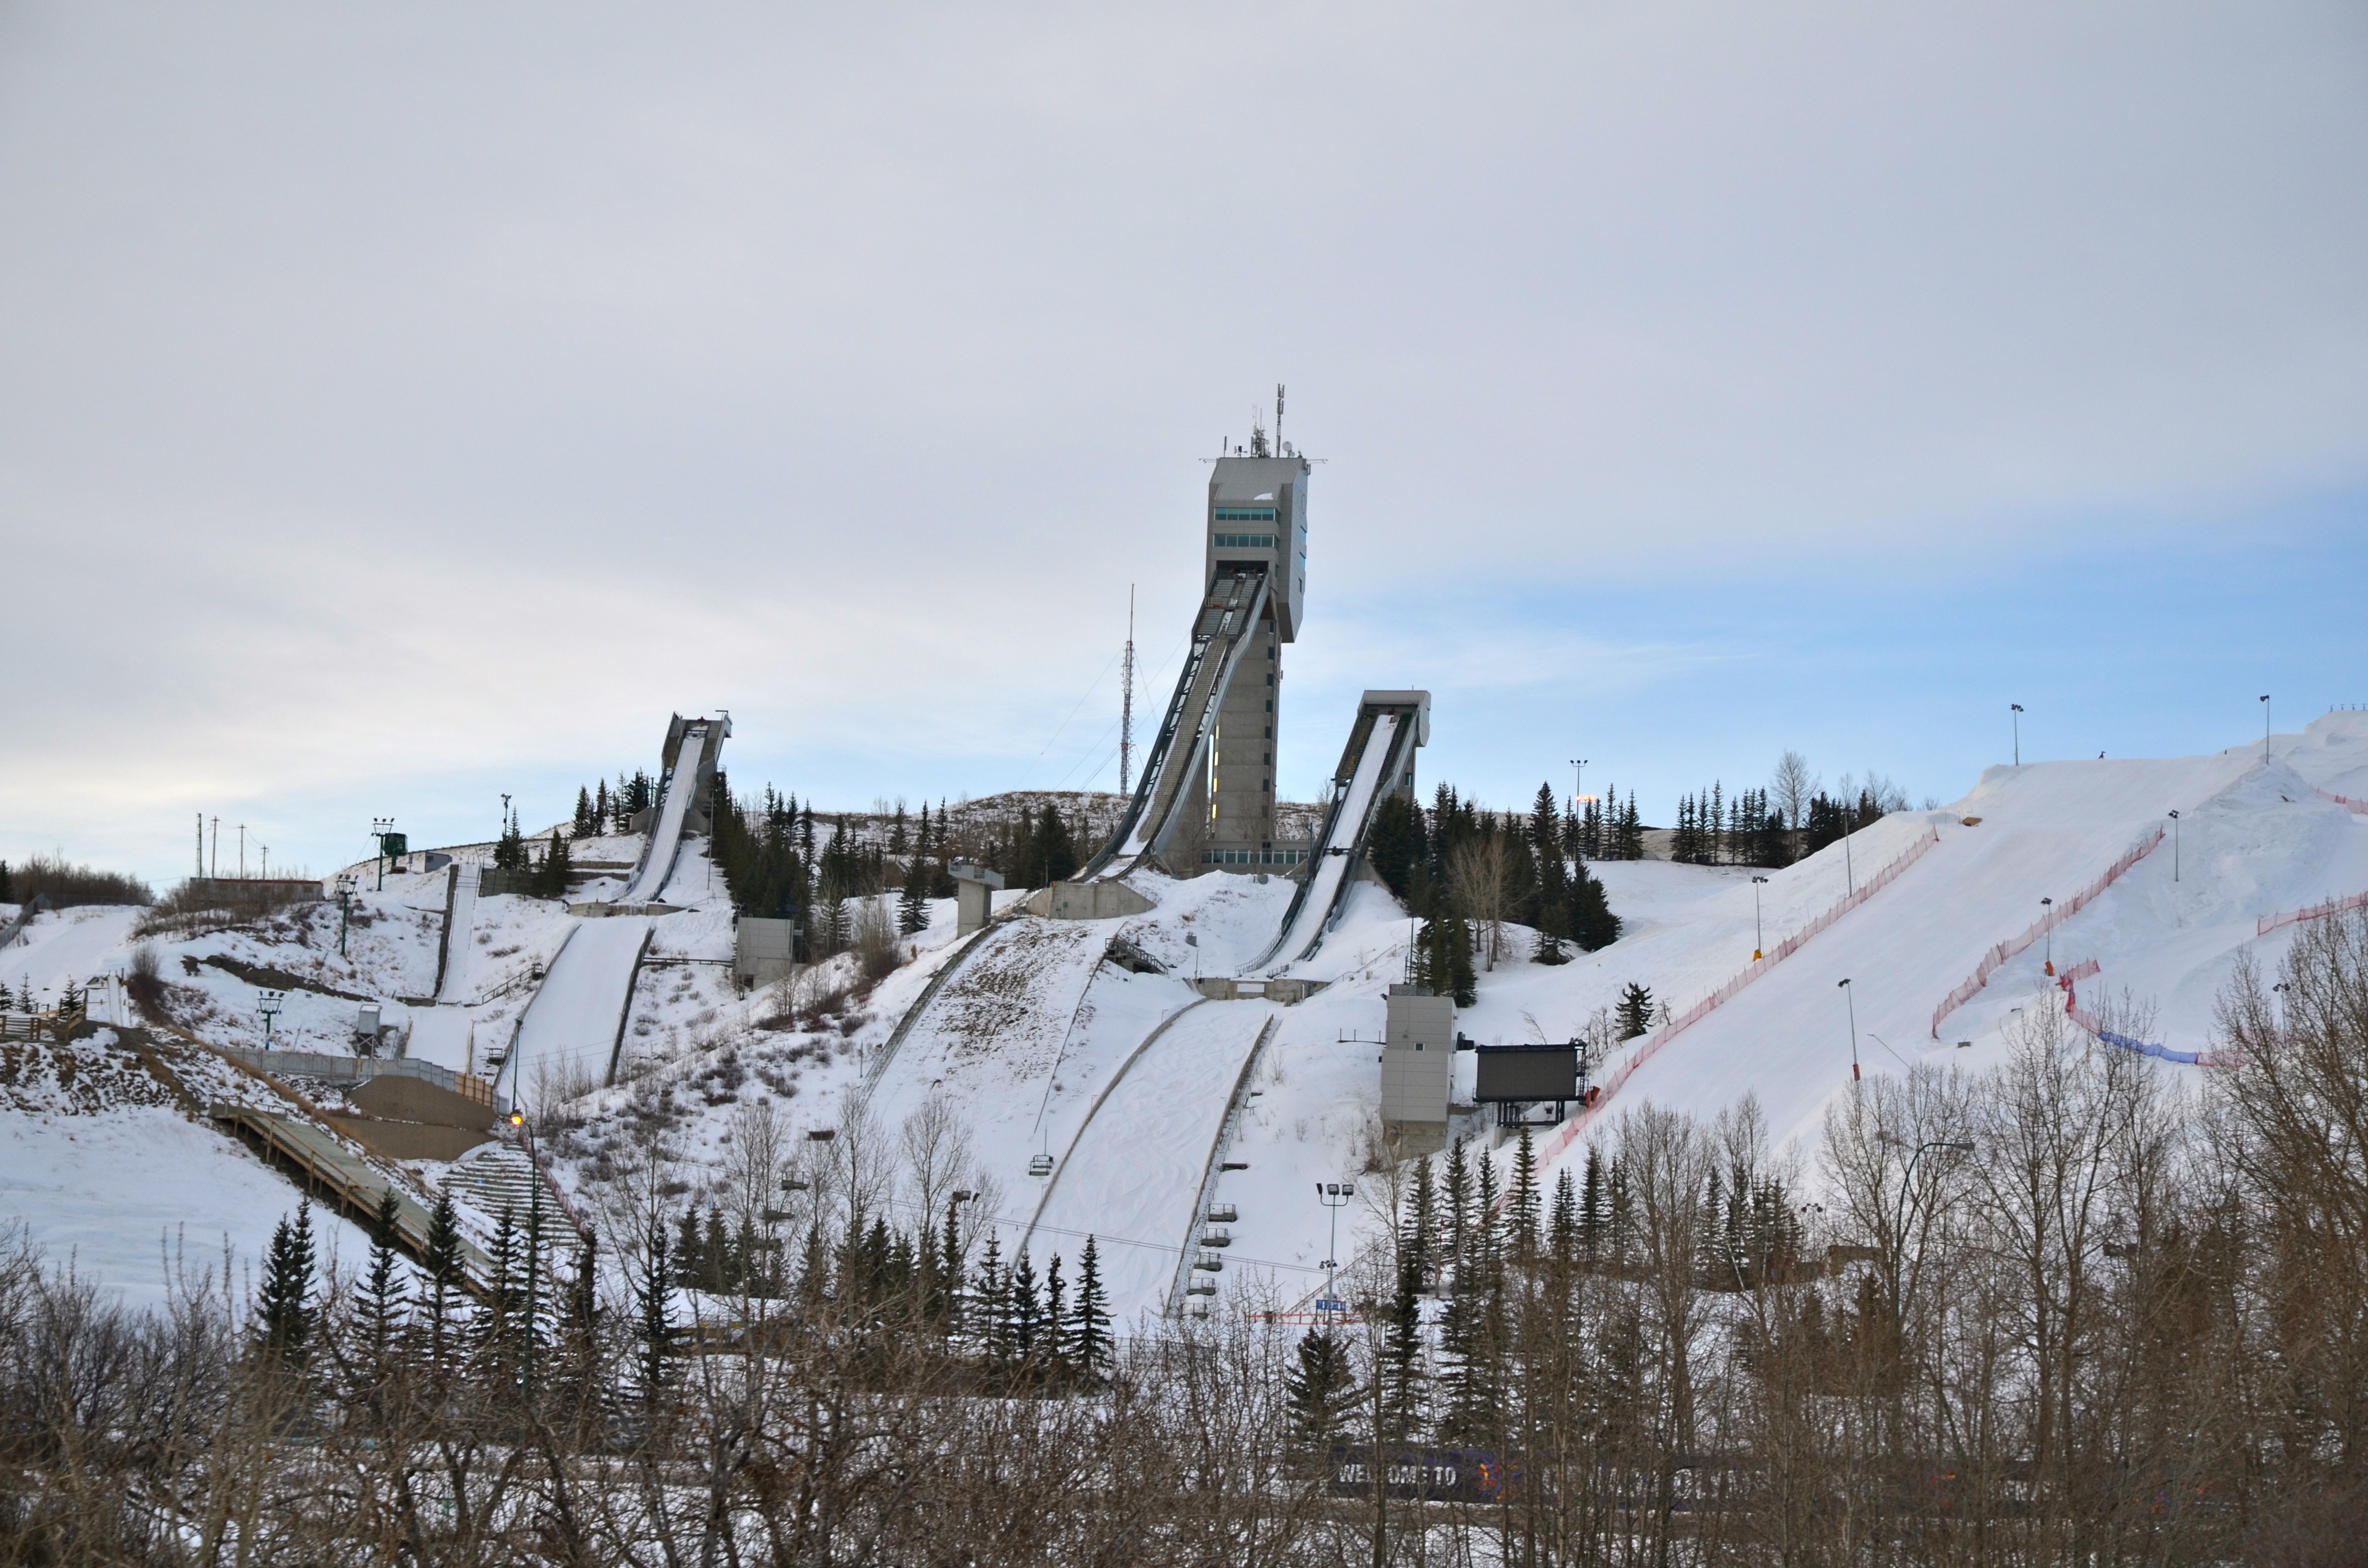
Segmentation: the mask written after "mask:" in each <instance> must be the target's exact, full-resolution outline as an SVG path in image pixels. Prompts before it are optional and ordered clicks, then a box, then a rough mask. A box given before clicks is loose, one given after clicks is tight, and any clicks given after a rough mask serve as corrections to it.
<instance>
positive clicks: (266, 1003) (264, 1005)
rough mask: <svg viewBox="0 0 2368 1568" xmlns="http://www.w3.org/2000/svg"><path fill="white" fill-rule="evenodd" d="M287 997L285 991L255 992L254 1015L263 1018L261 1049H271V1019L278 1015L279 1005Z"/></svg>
mask: <svg viewBox="0 0 2368 1568" xmlns="http://www.w3.org/2000/svg"><path fill="white" fill-rule="evenodd" d="M287 999H288V993H286V992H285V991H258V992H256V994H255V1012H256V1017H259V1018H261V1019H262V1020H263V1049H264V1050H266V1051H269V1050H270V1049H271V1020H272V1019H274V1018H276V1017H279V1005H280V1004H281V1003H282V1002H284V1001H286V1000H287Z"/></svg>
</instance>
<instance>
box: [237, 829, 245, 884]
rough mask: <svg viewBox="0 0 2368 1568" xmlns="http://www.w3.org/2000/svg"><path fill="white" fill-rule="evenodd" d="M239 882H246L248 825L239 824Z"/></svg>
mask: <svg viewBox="0 0 2368 1568" xmlns="http://www.w3.org/2000/svg"><path fill="white" fill-rule="evenodd" d="M238 880H239V881H246V824H245V823H240V824H238Z"/></svg>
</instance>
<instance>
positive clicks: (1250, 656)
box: [1201, 387, 1311, 867]
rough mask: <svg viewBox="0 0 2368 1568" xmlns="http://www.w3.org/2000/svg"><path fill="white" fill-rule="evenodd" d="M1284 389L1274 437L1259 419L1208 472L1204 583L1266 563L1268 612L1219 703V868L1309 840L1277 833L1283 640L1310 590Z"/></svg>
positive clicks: (1213, 857) (1301, 462)
mask: <svg viewBox="0 0 2368 1568" xmlns="http://www.w3.org/2000/svg"><path fill="white" fill-rule="evenodd" d="M1281 430H1282V389H1281V387H1277V388H1276V389H1275V437H1274V439H1273V440H1272V442H1269V439H1268V437H1267V433H1266V431H1265V430H1263V429H1261V428H1258V426H1256V425H1255V424H1254V425H1253V426H1252V428H1251V432H1250V440H1249V446H1248V448H1247V449H1243V448H1241V447H1235V449H1233V451H1232V452H1231V453H1229V454H1227V455H1226V456H1224V457H1221V458H1219V459H1218V460H1217V464H1216V469H1215V472H1212V473H1211V474H1210V476H1209V517H1208V528H1207V531H1206V533H1205V535H1204V536H1203V537H1204V538H1205V539H1206V540H1207V545H1208V549H1207V554H1206V557H1205V560H1204V563H1203V568H1202V571H1201V581H1202V582H1203V583H1210V584H1213V583H1215V582H1216V581H1217V580H1218V579H1219V577H1221V576H1223V575H1225V574H1229V573H1236V572H1242V571H1245V570H1249V571H1263V572H1264V573H1265V574H1266V575H1267V580H1268V589H1267V597H1266V608H1265V609H1264V611H1263V612H1261V614H1260V616H1259V619H1258V626H1257V628H1256V630H1255V632H1254V635H1253V638H1252V641H1251V643H1250V646H1249V648H1248V649H1247V656H1246V657H1245V659H1244V662H1243V664H1242V666H1241V671H1240V674H1239V675H1237V676H1235V679H1234V681H1233V683H1232V685H1231V686H1230V687H1227V688H1226V691H1225V699H1224V706H1223V707H1221V708H1220V709H1219V710H1218V713H1217V727H1216V733H1215V735H1214V737H1213V740H1212V744H1211V747H1210V756H1209V778H1208V787H1209V791H1210V795H1209V802H1210V803H1209V828H1208V837H1207V840H1206V847H1205V849H1204V850H1203V852H1202V855H1201V860H1202V863H1203V864H1204V865H1208V866H1212V867H1290V866H1294V865H1297V864H1299V863H1300V862H1301V861H1302V860H1304V858H1305V857H1306V853H1307V846H1305V845H1304V843H1298V842H1293V843H1291V844H1289V845H1285V844H1281V843H1280V842H1279V841H1278V840H1277V838H1276V836H1275V815H1274V799H1275V797H1274V759H1275V756H1276V741H1277V737H1278V736H1279V735H1280V734H1281V726H1282V658H1281V653H1282V644H1283V643H1285V642H1292V640H1294V639H1295V638H1296V637H1297V636H1298V635H1299V622H1300V617H1301V614H1302V607H1303V606H1304V604H1305V603H1306V597H1307V480H1308V475H1309V472H1311V471H1310V468H1309V464H1308V461H1307V460H1306V459H1305V458H1304V457H1302V456H1300V455H1299V454H1298V453H1297V452H1295V451H1293V450H1292V449H1291V448H1290V447H1289V446H1288V445H1285V444H1284V443H1283V442H1282V440H1281Z"/></svg>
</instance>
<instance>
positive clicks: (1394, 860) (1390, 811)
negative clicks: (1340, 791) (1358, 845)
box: [1365, 794, 1429, 899]
mask: <svg viewBox="0 0 2368 1568" xmlns="http://www.w3.org/2000/svg"><path fill="white" fill-rule="evenodd" d="M1423 837H1424V835H1423V829H1422V812H1421V811H1420V810H1419V809H1418V808H1417V807H1415V806H1413V805H1410V804H1409V803H1407V801H1406V799H1405V798H1404V797H1403V796H1399V795H1395V794H1392V795H1385V796H1383V798H1382V802H1381V804H1380V805H1378V806H1375V807H1374V808H1373V825H1372V829H1371V830H1370V831H1369V832H1368V834H1367V835H1366V839H1365V863H1366V864H1367V865H1369V866H1371V867H1372V869H1373V874H1374V875H1375V876H1377V877H1379V878H1381V879H1382V881H1383V883H1385V884H1386V885H1387V886H1388V888H1389V890H1390V892H1394V893H1395V894H1397V895H1398V897H1400V898H1402V899H1404V898H1409V897H1411V896H1412V892H1413V888H1414V876H1415V872H1416V871H1417V869H1419V868H1420V867H1421V866H1422V864H1423V862H1424V861H1425V860H1426V859H1427V858H1429V856H1428V852H1427V849H1426V846H1425V845H1424V842H1423Z"/></svg>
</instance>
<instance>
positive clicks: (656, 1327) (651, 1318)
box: [633, 1214, 674, 1409]
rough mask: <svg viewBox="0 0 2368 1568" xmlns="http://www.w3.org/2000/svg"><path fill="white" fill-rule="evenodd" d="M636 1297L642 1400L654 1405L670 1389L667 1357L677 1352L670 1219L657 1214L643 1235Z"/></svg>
mask: <svg viewBox="0 0 2368 1568" xmlns="http://www.w3.org/2000/svg"><path fill="white" fill-rule="evenodd" d="M633 1297H634V1313H633V1319H634V1321H633V1333H634V1337H635V1338H636V1339H638V1340H639V1341H640V1342H641V1365H640V1368H639V1369H638V1370H639V1371H640V1373H641V1380H642V1388H641V1394H642V1403H643V1405H644V1406H645V1407H647V1408H653V1409H654V1408H655V1406H656V1405H657V1403H658V1401H659V1400H660V1399H661V1398H662V1397H663V1396H664V1394H665V1392H666V1358H667V1357H669V1356H670V1355H672V1354H673V1352H674V1268H673V1266H672V1264H671V1262H670V1260H669V1259H668V1258H667V1256H666V1222H665V1221H662V1220H660V1219H659V1218H658V1217H657V1216H656V1215H655V1214H653V1215H652V1216H650V1228H649V1233H648V1234H647V1235H645V1236H644V1237H643V1255H642V1260H641V1267H640V1268H639V1269H638V1270H636V1271H635V1274H634V1278H633Z"/></svg>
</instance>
